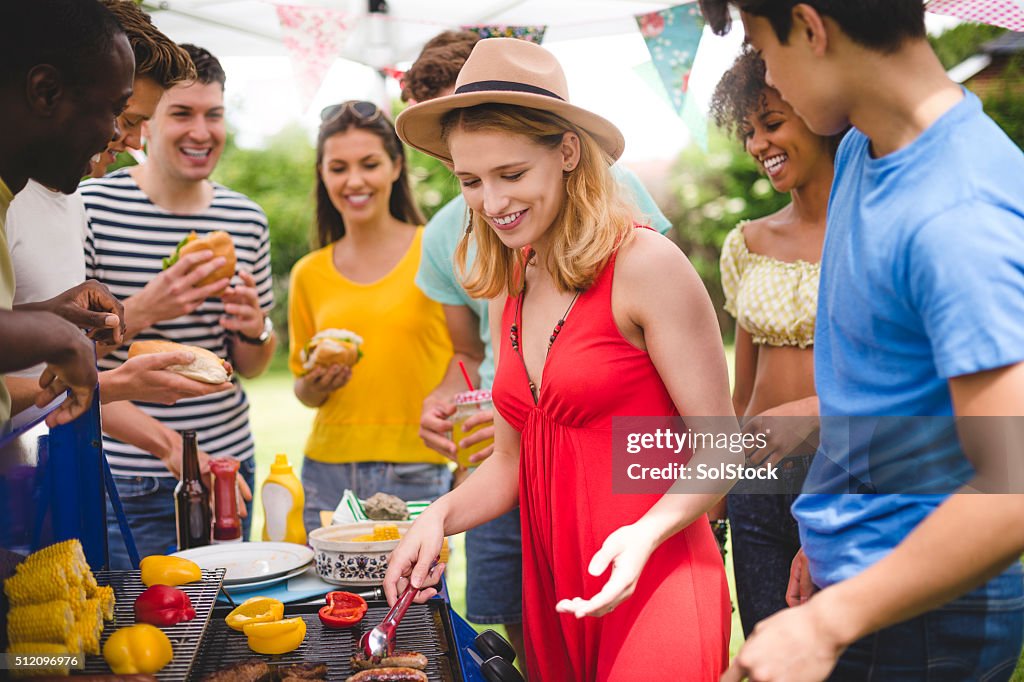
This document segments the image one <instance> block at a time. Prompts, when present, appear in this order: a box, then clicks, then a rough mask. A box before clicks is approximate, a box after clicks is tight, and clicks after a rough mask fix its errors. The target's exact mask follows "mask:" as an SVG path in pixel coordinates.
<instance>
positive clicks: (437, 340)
mask: <svg viewBox="0 0 1024 682" xmlns="http://www.w3.org/2000/svg"><path fill="white" fill-rule="evenodd" d="M422 241H423V228H422V227H421V228H417V230H416V236H415V237H414V238H413V241H412V244H411V245H410V247H409V250H408V251H407V252H406V254H405V255H404V256H403V257H402V260H401V261H399V263H398V265H396V266H395V268H394V269H393V270H392V271H391V272H389V273H388V274H386V275H384V277H382V278H381V279H379V280H377V281H376V282H373V283H371V284H360V283H358V282H353V281H351V280H349V279H348V278H346V277H345V276H344V275H342V274H341V273H340V272H338V270H337V269H336V268H335V267H334V259H333V255H332V246H330V245H329V246H326V247H324V248H322V249H318V250H316V251H314V252H312V253H310V254H307V255H306V256H304V257H303V258H302V259H300V260H299V262H297V263H296V264H295V267H293V268H292V272H291V288H290V290H289V294H288V337H289V341H290V343H291V345H290V349H289V355H288V364H289V367H290V368H291V371H292V373H293V374H295V375H296V376H300V375H301V374H303V373H304V370H303V368H302V360H301V359H300V357H299V353H300V352H301V351H302V348H303V347H304V346H305V345H306V342H307V341H309V339H310V338H311V337H312V336H313V335H314V334H316V333H317V332H318V331H320V330H322V329H330V328H338V329H348V330H350V331H353V332H355V333H356V334H358V335H359V336H361V337H363V345H362V351H363V357H362V359H360V360H359V362H358V363H357V364H356V365H355V367H353V368H352V378H351V379H350V380H349V382H348V383H347V384H346V385H345V386H343V387H342V388H339V389H338V390H337V391H335V392H334V393H333V394H331V396H330V397H329V398H328V399H327V402H325V403H324V404H323V405H321V406H320V407H319V408H318V409H317V414H316V419H315V421H314V423H313V432H312V433H311V434H310V435H309V439H308V440H307V442H306V450H305V454H306V456H307V457H309V458H310V459H313V460H316V461H318V462H327V463H340V462H369V461H378V462H401V463H423V462H429V463H432V464H444V463H446V462H448V461H449V460H448V459H447V458H445V457H443V456H441V455H439V454H438V453H436V452H434V451H433V450H431V449H429V448H428V447H427V446H425V445H424V444H423V441H422V440H420V437H419V424H420V413H421V411H422V408H423V399H424V398H425V397H426V396H427V394H428V393H429V392H430V391H432V390H433V389H434V388H435V387H436V386H437V385H438V384H439V383H440V382H441V379H442V378H443V376H444V373H445V370H446V368H447V366H448V361H449V360H450V359H451V356H452V344H451V340H450V339H449V337H448V327H447V325H446V324H445V319H444V311H443V310H442V308H441V305H440V304H439V303H436V302H434V301H432V300H430V299H429V298H427V297H426V296H425V295H423V293H422V292H420V290H419V288H418V287H417V286H416V283H415V282H414V278H415V277H416V271H417V270H418V269H419V265H420V253H421V243H422Z"/></svg>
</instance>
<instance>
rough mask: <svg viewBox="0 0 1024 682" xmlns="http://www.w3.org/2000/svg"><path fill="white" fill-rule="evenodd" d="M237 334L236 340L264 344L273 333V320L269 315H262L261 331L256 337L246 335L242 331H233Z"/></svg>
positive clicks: (257, 344) (258, 344)
mask: <svg viewBox="0 0 1024 682" xmlns="http://www.w3.org/2000/svg"><path fill="white" fill-rule="evenodd" d="M235 335H236V336H238V340H239V341H241V342H243V343H249V344H252V345H254V346H265V345H267V343H269V342H270V339H271V337H272V336H273V335H274V321H273V320H271V319H270V315H264V316H263V331H262V332H260V335H259V336H257V337H255V338H254V337H252V336H246V335H245V334H243V333H242V332H235Z"/></svg>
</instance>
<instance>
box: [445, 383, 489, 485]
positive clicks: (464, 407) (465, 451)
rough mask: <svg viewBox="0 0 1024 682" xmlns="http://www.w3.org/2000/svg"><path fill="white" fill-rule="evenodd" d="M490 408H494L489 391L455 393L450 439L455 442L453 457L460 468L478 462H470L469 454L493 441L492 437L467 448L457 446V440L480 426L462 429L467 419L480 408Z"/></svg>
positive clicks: (478, 450)
mask: <svg viewBox="0 0 1024 682" xmlns="http://www.w3.org/2000/svg"><path fill="white" fill-rule="evenodd" d="M492 409H494V403H492V402H491V392H490V391H482V390H481V391H465V392H463V393H456V394H455V415H454V416H453V417H452V422H453V426H452V440H453V441H454V442H455V446H456V448H457V449H456V451H455V459H456V462H458V465H459V468H460V469H467V468H469V467H471V466H476V465H477V464H479V462H470V461H469V458H470V456H471V455H474V454H476V453H478V452H480V451H481V450H483V449H484V448H486V447H487V446H489V445H491V444H493V443H494V439H493V438H488V439H487V440H485V441H483V442H482V443H475V444H473V445H471V446H470V447H468V448H462V447H459V441H461V440H462V439H463V438H465V437H466V436H468V435H470V434H471V433H473V432H474V431H476V429H478V428H480V427H479V426H478V427H476V428H474V429H471V430H470V431H468V432H467V431H464V430H463V429H462V425H463V424H464V423H465V421H466V420H467V419H469V418H470V417H472V416H473V415H474V414H477V413H478V412H480V411H481V410H492Z"/></svg>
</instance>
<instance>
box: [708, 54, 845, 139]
mask: <svg viewBox="0 0 1024 682" xmlns="http://www.w3.org/2000/svg"><path fill="white" fill-rule="evenodd" d="M768 90H771V91H772V92H775V93H776V94H778V90H776V89H775V88H773V87H772V86H770V85H768V82H767V81H766V80H765V64H764V60H763V59H761V55H760V54H759V53H758V52H757V50H755V49H754V48H753V47H751V46H750V45H744V46H743V50H742V51H741V52H740V56H739V57H737V58H736V61H735V62H733V65H732V67H730V68H729V70H728V71H726V72H725V74H724V75H723V76H722V80H720V81H718V85H717V86H716V87H715V93H714V94H713V95H712V96H711V118H712V119H713V120H714V122H715V125H716V126H718V127H719V128H721V129H722V130H723V131H724V132H725V133H726V134H727V135H729V136H731V137H735V138H736V139H738V140H740V141H741V142H742V141H743V127H744V125H743V124H744V122H745V121H746V119H747V117H748V116H750V115H751V114H752V113H754V112H756V111H761V109H762V108H764V106H765V104H766V100H765V92H766V91H768ZM848 129H849V128H844V129H843V130H842V131H841V132H839V133H836V134H835V135H829V136H826V140H827V142H828V149H829V152H830V153H831V154H832V156H833V157H835V155H836V150H838V149H839V143H840V142H842V140H843V136H844V135H846V131H847V130H848Z"/></svg>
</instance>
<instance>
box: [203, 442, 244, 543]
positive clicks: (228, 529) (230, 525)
mask: <svg viewBox="0 0 1024 682" xmlns="http://www.w3.org/2000/svg"><path fill="white" fill-rule="evenodd" d="M238 467H239V462H238V460H237V459H234V458H233V457H213V458H211V459H210V473H212V474H213V479H214V481H213V509H214V511H213V541H214V543H221V542H241V541H242V519H241V517H239V515H238V497H237V495H236V494H235V478H236V477H237V476H238Z"/></svg>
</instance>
